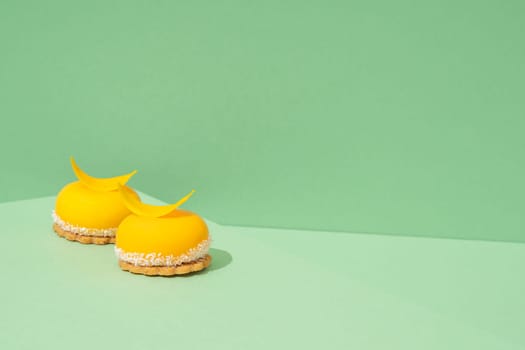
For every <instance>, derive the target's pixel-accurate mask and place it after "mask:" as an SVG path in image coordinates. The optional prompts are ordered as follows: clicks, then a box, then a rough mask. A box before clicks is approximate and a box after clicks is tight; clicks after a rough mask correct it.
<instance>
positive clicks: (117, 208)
mask: <svg viewBox="0 0 525 350" xmlns="http://www.w3.org/2000/svg"><path fill="white" fill-rule="evenodd" d="M123 189H124V191H125V192H126V193H127V194H128V195H129V196H132V197H136V198H138V195H137V194H136V193H135V191H133V190H132V189H131V188H129V187H127V186H124V187H123ZM55 212H56V214H57V215H58V216H59V217H60V218H61V219H62V220H64V221H66V222H67V223H69V224H72V225H75V226H80V227H86V228H96V229H104V228H114V227H118V225H119V224H120V222H121V221H122V219H124V218H125V217H126V216H128V215H129V214H130V213H131V212H130V211H129V209H128V208H127V207H126V206H125V205H124V202H123V201H122V196H121V194H120V192H119V191H118V190H114V191H95V190H92V189H91V188H90V187H88V186H86V185H85V184H83V183H82V182H80V181H76V182H72V183H70V184H68V185H66V186H65V187H64V188H63V189H62V190H61V191H60V193H59V194H58V196H57V199H56V206H55Z"/></svg>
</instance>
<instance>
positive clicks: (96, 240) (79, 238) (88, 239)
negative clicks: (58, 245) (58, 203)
mask: <svg viewBox="0 0 525 350" xmlns="http://www.w3.org/2000/svg"><path fill="white" fill-rule="evenodd" d="M53 230H54V231H55V232H56V233H57V235H59V236H60V237H62V238H65V239H67V240H69V241H76V242H80V243H83V244H100V245H102V244H110V243H115V237H103V236H84V235H79V234H78V233H74V232H69V231H66V230H63V229H62V228H60V226H58V225H57V224H54V225H53Z"/></svg>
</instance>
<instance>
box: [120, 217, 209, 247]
mask: <svg viewBox="0 0 525 350" xmlns="http://www.w3.org/2000/svg"><path fill="white" fill-rule="evenodd" d="M208 238H209V236H208V227H207V226H206V223H205V222H204V220H202V219H201V218H200V217H199V216H198V215H197V214H195V213H192V212H190V211H186V210H180V209H177V210H174V211H172V212H171V213H169V214H168V215H165V216H162V217H157V218H155V217H147V216H139V215H136V214H131V215H129V216H128V217H126V218H125V219H124V220H123V221H122V223H121V224H120V226H119V228H118V231H117V238H116V242H115V244H116V246H117V247H118V248H120V249H122V250H123V251H125V252H134V253H144V254H149V253H160V254H162V255H163V256H169V255H173V256H179V255H182V254H185V253H187V252H188V251H189V250H190V249H192V248H195V247H196V246H197V245H198V244H199V243H201V242H202V241H204V240H206V239H208Z"/></svg>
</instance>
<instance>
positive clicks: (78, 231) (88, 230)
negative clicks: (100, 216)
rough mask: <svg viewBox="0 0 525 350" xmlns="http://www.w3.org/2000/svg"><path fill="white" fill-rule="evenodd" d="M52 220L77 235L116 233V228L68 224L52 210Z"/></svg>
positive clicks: (94, 235) (110, 234)
mask: <svg viewBox="0 0 525 350" xmlns="http://www.w3.org/2000/svg"><path fill="white" fill-rule="evenodd" d="M52 216H53V221H54V222H55V224H56V225H57V226H58V227H60V228H61V229H62V230H64V231H68V232H72V233H76V234H77V235H82V236H93V237H115V234H116V233H117V228H116V227H114V228H87V227H80V226H76V225H73V224H70V223H68V222H66V221H64V220H62V219H61V218H60V216H58V215H57V213H56V212H55V211H54V210H53V213H52Z"/></svg>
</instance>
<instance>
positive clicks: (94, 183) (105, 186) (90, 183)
mask: <svg viewBox="0 0 525 350" xmlns="http://www.w3.org/2000/svg"><path fill="white" fill-rule="evenodd" d="M71 167H72V168H73V171H74V172H75V175H76V177H77V179H78V180H79V181H80V182H82V183H83V184H84V185H86V186H87V187H89V188H91V189H92V190H95V191H103V192H108V191H114V190H117V189H118V188H119V186H121V185H122V186H124V185H125V184H126V182H128V180H129V179H130V178H131V177H132V176H133V175H135V173H136V172H137V171H136V170H133V171H132V172H131V173H129V174H126V175H121V176H115V177H110V178H105V179H101V178H96V177H93V176H90V175H88V174H86V173H85V172H84V171H82V169H80V168H79V167H78V165H77V163H76V162H75V160H74V159H73V157H71Z"/></svg>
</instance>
